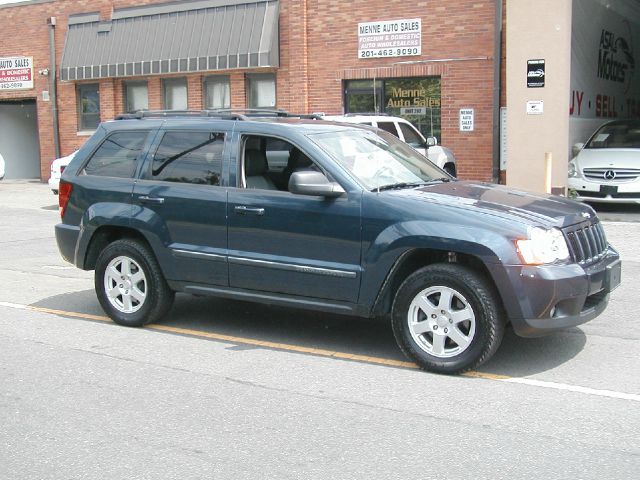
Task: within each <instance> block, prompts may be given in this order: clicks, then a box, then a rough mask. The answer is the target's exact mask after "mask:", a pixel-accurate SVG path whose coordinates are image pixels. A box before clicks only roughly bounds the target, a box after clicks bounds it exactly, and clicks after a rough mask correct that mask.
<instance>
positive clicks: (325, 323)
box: [32, 290, 586, 377]
mask: <svg viewBox="0 0 640 480" xmlns="http://www.w3.org/2000/svg"><path fill="white" fill-rule="evenodd" d="M32 306H36V307H43V308H49V309H54V310H63V311H69V312H78V313H85V314H91V315H100V316H104V315H105V313H104V311H103V310H102V308H101V307H100V304H99V303H98V300H97V298H96V295H95V292H94V291H93V290H83V291H79V292H73V293H66V294H62V295H56V296H53V297H49V298H47V299H44V300H41V301H39V302H36V303H34V304H32ZM159 324H161V325H170V326H173V327H180V328H184V329H190V330H197V331H203V332H213V333H216V334H222V335H231V336H235V337H245V338H250V339H256V340H263V341H269V342H274V343H282V344H290V345H298V346H305V347H312V348H317V349H324V350H332V351H339V352H345V353H352V354H358V355H367V356H372V357H382V358H386V359H393V360H406V358H405V357H404V355H403V354H402V352H401V351H400V350H399V348H398V346H397V345H396V342H395V339H394V337H393V332H392V331H391V327H390V326H389V325H388V324H387V323H386V322H383V321H379V320H367V319H362V318H358V317H347V316H342V315H332V314H327V313H321V312H309V311H306V310H297V309H291V308H282V307H274V306H268V305H260V304H256V303H248V302H240V301H233V300H223V299H217V298H210V297H194V296H191V295H184V294H178V295H177V296H176V302H175V304H174V306H173V308H172V309H171V311H170V312H169V313H168V314H167V316H166V317H165V318H164V319H163V320H162V321H161V322H159ZM585 343H586V337H585V335H584V333H583V332H582V331H581V330H579V329H572V330H570V331H568V332H560V333H556V334H554V335H550V336H547V337H542V338H528V339H525V338H520V337H518V336H516V335H515V333H513V330H512V329H510V328H509V329H507V332H506V334H505V337H504V340H503V342H502V345H501V347H500V349H499V350H498V352H497V353H496V355H495V356H494V357H493V358H492V359H491V360H490V361H489V362H488V363H486V364H485V365H483V366H482V367H480V368H479V370H480V371H482V372H488V373H494V374H500V375H508V376H514V377H520V376H526V375H532V374H536V373H541V372H544V371H546V370H550V369H553V368H555V367H557V366H559V365H562V364H564V363H565V362H567V361H569V360H570V359H571V358H573V357H574V356H576V355H577V354H578V353H580V351H582V349H583V348H584V346H585ZM229 348H230V349H242V350H245V349H250V348H262V347H255V346H252V345H240V346H237V345H230V347H229Z"/></svg>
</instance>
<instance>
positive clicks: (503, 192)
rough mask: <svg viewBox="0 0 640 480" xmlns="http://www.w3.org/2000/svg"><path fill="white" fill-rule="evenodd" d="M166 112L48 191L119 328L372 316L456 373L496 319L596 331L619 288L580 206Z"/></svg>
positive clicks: (114, 134) (603, 244)
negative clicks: (229, 313)
mask: <svg viewBox="0 0 640 480" xmlns="http://www.w3.org/2000/svg"><path fill="white" fill-rule="evenodd" d="M164 115H165V116H163V117H159V115H157V114H156V115H154V114H153V113H150V114H146V115H139V116H138V117H139V118H125V119H120V120H115V121H111V122H106V123H103V124H102V125H101V126H100V127H99V128H98V130H97V131H96V133H95V134H94V135H93V137H91V138H90V139H89V141H88V142H87V143H86V144H85V145H84V147H82V148H81V149H80V151H79V152H78V154H77V155H76V156H75V158H74V159H73V161H72V162H71V164H70V165H69V166H68V167H67V168H66V169H65V171H64V174H63V176H62V181H61V183H60V207H61V215H62V223H61V224H59V225H57V226H56V238H57V242H58V247H59V249H60V252H61V253H62V256H63V257H64V258H65V259H66V260H67V261H69V262H71V263H73V264H75V265H76V266H78V267H79V268H82V269H85V270H90V269H95V289H96V293H97V296H98V299H99V301H100V304H101V305H102V307H103V308H104V310H105V311H106V312H107V313H108V315H109V316H110V317H111V318H112V319H113V320H114V321H115V322H117V323H120V324H122V325H128V326H141V325H144V324H146V323H148V322H154V321H156V320H158V319H159V318H161V317H162V316H163V315H164V314H166V313H167V311H168V310H169V309H170V307H171V304H172V302H173V298H174V294H175V292H186V293H191V294H198V295H215V296H219V297H227V298H233V299H240V300H250V301H256V302H263V303H268V304H278V305H286V306H290V307H296V308H308V309H314V310H322V311H326V312H329V313H342V314H349V315H359V316H363V317H387V318H390V320H391V324H392V327H393V331H394V333H395V336H396V339H397V341H398V344H399V346H400V348H401V349H402V350H403V351H404V352H405V353H406V354H407V355H408V356H409V357H410V358H411V359H413V360H415V361H416V362H417V363H418V364H419V365H420V366H421V367H422V368H424V369H427V370H431V371H435V372H443V373H455V372H461V371H463V370H467V369H470V368H473V367H475V366H477V365H479V364H480V363H482V362H484V361H486V360H487V359H488V358H490V357H491V355H492V354H493V353H494V352H495V351H496V349H497V348H498V345H499V344H500V341H501V339H502V335H503V332H504V328H505V325H506V324H507V323H509V322H510V323H511V324H512V325H513V328H514V330H515V331H516V333H517V334H519V335H521V336H536V335H541V334H544V333H547V332H551V331H554V330H558V329H561V328H565V327H569V326H573V325H578V324H581V323H584V322H587V321H589V320H591V319H593V318H595V317H596V316H597V315H599V314H600V313H601V312H602V311H603V310H604V309H605V307H606V305H607V303H608V300H609V292H611V290H613V289H614V288H615V287H616V286H617V285H618V284H619V282H620V271H621V268H620V260H619V257H618V254H617V253H616V251H615V250H614V249H613V248H612V247H611V246H610V245H609V244H608V243H607V240H606V238H605V234H604V231H603V229H602V226H601V225H600V222H599V221H598V218H597V217H596V215H595V213H594V211H593V210H592V209H591V208H590V207H588V206H585V205H582V204H578V203H576V202H573V201H571V200H567V199H564V198H561V197H553V196H545V195H535V194H531V193H526V192H522V191H516V190H511V189H508V188H504V187H501V186H497V185H490V184H486V183H479V182H462V181H455V180H454V179H452V178H451V177H449V176H448V175H447V174H446V173H445V172H443V171H442V170H440V169H438V168H437V167H435V166H434V165H433V164H431V163H430V162H429V161H427V160H426V158H425V157H423V156H421V155H420V154H418V153H417V152H416V151H414V150H413V149H412V148H411V147H409V146H407V145H405V144H404V143H402V142H400V141H399V140H397V139H396V138H395V137H393V136H392V135H389V134H388V133H386V132H383V131H380V130H375V129H372V128H369V127H362V126H356V125H353V124H348V125H347V124H338V123H331V122H322V121H316V120H303V119H292V118H262V119H260V118H249V117H246V116H243V115H228V116H226V117H224V116H220V115H219V116H218V117H215V116H212V115H211V114H210V112H209V113H207V112H204V114H203V115H199V116H193V115H192V116H189V115H183V116H179V115H168V116H167V114H164Z"/></svg>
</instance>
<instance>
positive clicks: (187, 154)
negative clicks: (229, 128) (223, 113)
mask: <svg viewBox="0 0 640 480" xmlns="http://www.w3.org/2000/svg"><path fill="white" fill-rule="evenodd" d="M223 150H224V134H223V133H213V132H166V133H165V134H164V136H163V137H162V141H161V142H160V146H159V147H158V150H157V152H156V154H155V156H154V159H153V165H152V171H151V174H152V178H153V179H154V180H164V181H166V182H182V183H198V184H202V185H220V175H221V174H222V152H223Z"/></svg>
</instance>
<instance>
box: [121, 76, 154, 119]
mask: <svg viewBox="0 0 640 480" xmlns="http://www.w3.org/2000/svg"><path fill="white" fill-rule="evenodd" d="M122 84H123V85H122V87H123V88H122V90H123V92H122V93H123V95H122V99H123V104H124V105H123V108H124V111H125V112H127V113H132V112H137V111H138V110H148V109H149V82H147V81H146V80H127V81H124V82H122ZM141 86H144V87H145V88H146V90H147V107H146V108H142V109H140V108H139V109H135V110H131V109H129V87H141Z"/></svg>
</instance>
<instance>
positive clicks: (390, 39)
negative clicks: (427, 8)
mask: <svg viewBox="0 0 640 480" xmlns="http://www.w3.org/2000/svg"><path fill="white" fill-rule="evenodd" d="M421 54H422V19H420V18H410V19H404V20H388V21H382V22H367V23H359V24H358V58H380V57H406V56H410V55H421Z"/></svg>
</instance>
